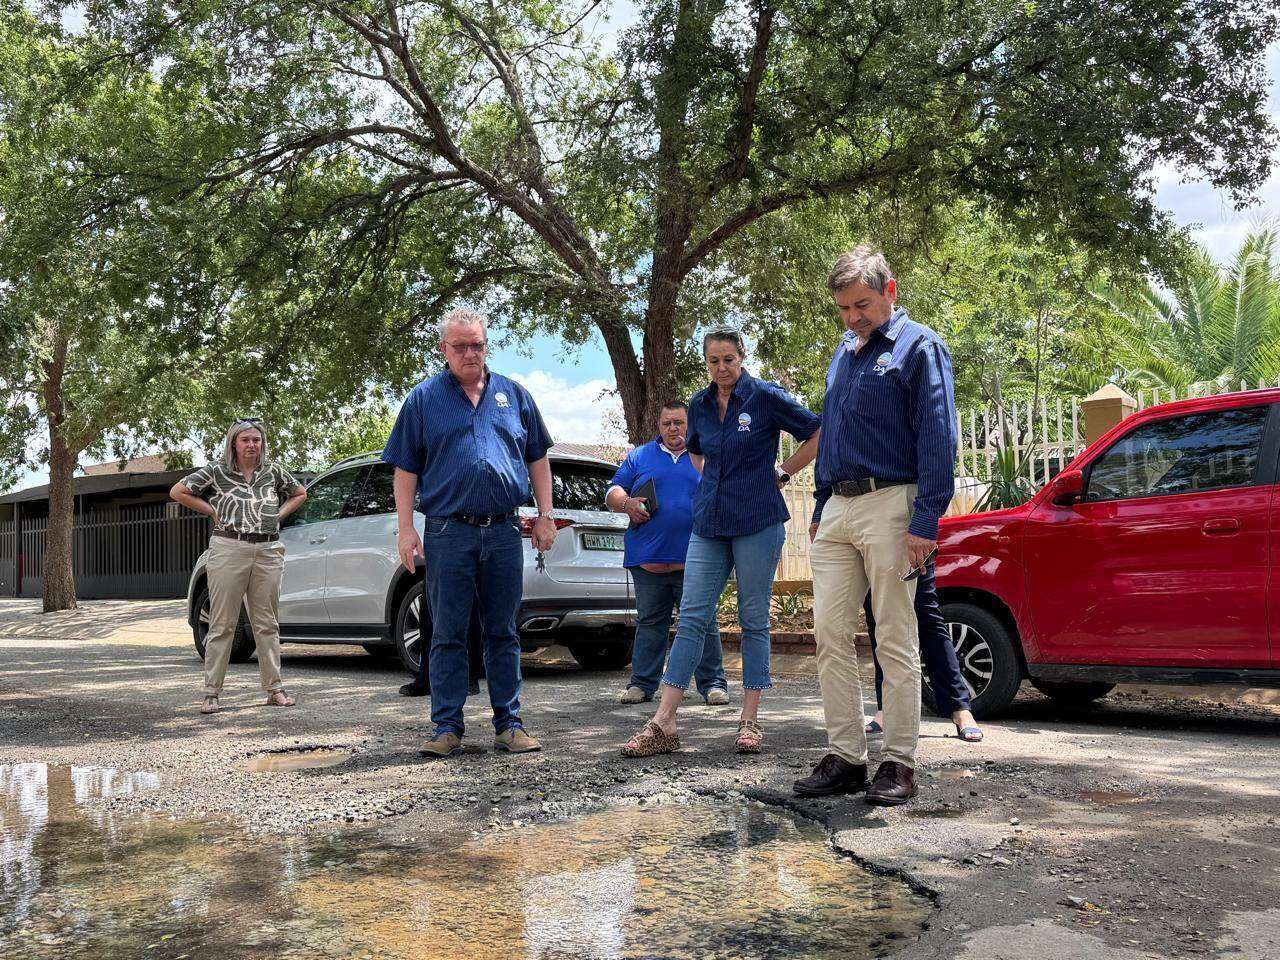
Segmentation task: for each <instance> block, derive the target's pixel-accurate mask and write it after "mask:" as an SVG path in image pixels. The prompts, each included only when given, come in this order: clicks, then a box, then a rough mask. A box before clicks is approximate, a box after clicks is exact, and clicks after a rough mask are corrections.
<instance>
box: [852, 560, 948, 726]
mask: <svg viewBox="0 0 1280 960" xmlns="http://www.w3.org/2000/svg"><path fill="white" fill-rule="evenodd" d="M915 607H916V624H917V626H918V628H919V631H920V662H921V664H922V665H923V666H924V671H925V673H927V674H928V675H929V686H930V687H931V688H932V689H933V696H934V700H935V702H936V703H937V705H938V712H939V713H940V714H942V715H943V716H944V717H949V716H951V715H952V714H953V713H955V712H956V711H957V710H968V709H969V688H968V687H967V686H966V685H965V682H964V677H963V676H961V674H960V664H959V662H958V661H957V660H956V648H955V647H954V646H952V644H951V631H949V630H948V629H947V623H946V621H945V620H943V619H942V611H941V610H940V609H939V608H938V588H937V584H936V582H935V580H934V576H933V564H929V566H928V568H927V569H926V570H925V571H924V573H922V574H920V577H919V579H917V581H916V603H915ZM862 611H863V613H865V614H866V615H867V633H868V635H870V637H871V656H872V658H873V659H874V657H875V651H876V618H875V617H874V616H872V614H871V594H869V593H868V594H867V599H866V600H865V601H864V602H863V604H862ZM875 665H876V706H877V707H881V706H883V700H882V698H881V695H880V686H881V684H882V683H883V682H884V674H883V673H881V672H880V661H879V660H876V661H875Z"/></svg>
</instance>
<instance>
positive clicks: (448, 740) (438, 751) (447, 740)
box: [422, 730, 462, 759]
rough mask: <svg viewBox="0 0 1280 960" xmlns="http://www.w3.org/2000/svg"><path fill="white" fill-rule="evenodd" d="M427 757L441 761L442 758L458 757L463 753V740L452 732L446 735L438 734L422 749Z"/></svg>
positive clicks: (446, 732)
mask: <svg viewBox="0 0 1280 960" xmlns="http://www.w3.org/2000/svg"><path fill="white" fill-rule="evenodd" d="M422 752H423V754H424V755H425V756H428V757H433V758H435V759H439V758H441V757H456V756H457V755H458V754H460V753H461V752H462V738H461V737H460V736H458V735H457V734H456V733H454V732H453V731H452V730H446V731H445V732H444V733H439V734H436V735H435V736H434V737H432V738H431V739H430V740H428V741H427V742H426V745H425V746H424V747H423V748H422Z"/></svg>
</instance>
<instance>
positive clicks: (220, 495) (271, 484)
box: [182, 463, 302, 533]
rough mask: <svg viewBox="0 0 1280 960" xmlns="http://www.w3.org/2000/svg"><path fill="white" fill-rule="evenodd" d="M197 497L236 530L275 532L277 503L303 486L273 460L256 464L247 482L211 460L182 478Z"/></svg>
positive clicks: (239, 475) (237, 473)
mask: <svg viewBox="0 0 1280 960" xmlns="http://www.w3.org/2000/svg"><path fill="white" fill-rule="evenodd" d="M182 484H183V486H185V487H186V488H187V489H189V490H190V491H191V492H192V493H194V494H195V495H196V496H197V497H200V498H201V499H202V500H208V501H209V505H210V506H211V507H213V509H214V511H215V512H216V513H217V514H218V519H220V520H221V521H222V526H223V527H225V528H227V529H230V530H234V531H235V532H236V533H276V532H277V531H279V529H280V504H282V503H284V502H285V501H286V500H288V499H289V497H290V496H292V495H293V492H294V491H295V490H297V489H298V487H300V486H302V484H301V483H299V482H298V481H297V480H296V479H294V477H293V475H292V474H291V473H289V471H287V470H285V469H284V468H283V467H280V466H277V465H276V464H274V463H273V464H269V465H268V466H265V467H258V469H257V470H255V471H253V476H252V477H251V478H250V479H249V481H248V482H247V483H246V482H245V479H244V475H243V474H241V473H240V472H239V471H237V470H228V469H227V468H226V467H224V466H223V465H222V464H220V463H219V464H210V465H209V466H207V467H201V468H200V469H199V470H197V471H195V472H194V473H191V474H188V475H187V476H185V477H183V478H182Z"/></svg>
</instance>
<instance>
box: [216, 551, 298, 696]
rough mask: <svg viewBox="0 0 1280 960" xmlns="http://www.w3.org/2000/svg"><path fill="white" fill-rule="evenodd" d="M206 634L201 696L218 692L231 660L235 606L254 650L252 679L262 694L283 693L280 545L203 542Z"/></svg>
mask: <svg viewBox="0 0 1280 960" xmlns="http://www.w3.org/2000/svg"><path fill="white" fill-rule="evenodd" d="M205 569H206V570H207V571H208V575H209V634H208V637H207V638H206V639H205V647H204V694H205V696H206V697H216V696H218V695H219V694H221V692H222V682H223V680H225V679H226V676H227V664H228V663H229V662H230V660H231V644H232V641H233V640H234V638H235V633H236V624H237V623H238V622H239V620H240V605H241V603H242V602H243V603H244V605H245V606H246V607H247V608H248V610H249V625H250V626H251V627H252V628H253V641H254V644H255V645H256V646H257V648H258V674H259V677H260V678H261V680H262V689H263V690H264V691H266V692H267V693H271V692H272V691H275V690H283V689H284V684H283V683H282V682H281V680H280V619H279V610H280V577H281V574H283V573H284V544H283V543H281V542H280V541H279V540H276V541H273V542H270V543H247V542H245V541H243V540H231V539H228V538H227V537H210V538H209V562H208V564H207V565H206V567H205Z"/></svg>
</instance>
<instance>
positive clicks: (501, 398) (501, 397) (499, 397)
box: [493, 393, 511, 407]
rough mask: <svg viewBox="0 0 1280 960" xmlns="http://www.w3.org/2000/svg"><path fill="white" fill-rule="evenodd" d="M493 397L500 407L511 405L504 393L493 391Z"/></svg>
mask: <svg viewBox="0 0 1280 960" xmlns="http://www.w3.org/2000/svg"><path fill="white" fill-rule="evenodd" d="M493 399H494V400H495V401H496V402H497V404H498V406H500V407H509V406H511V404H509V403H507V395H506V394H505V393H495V394H494V395H493Z"/></svg>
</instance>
